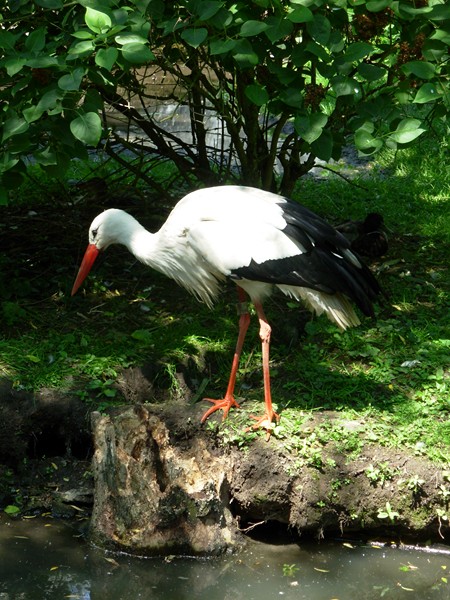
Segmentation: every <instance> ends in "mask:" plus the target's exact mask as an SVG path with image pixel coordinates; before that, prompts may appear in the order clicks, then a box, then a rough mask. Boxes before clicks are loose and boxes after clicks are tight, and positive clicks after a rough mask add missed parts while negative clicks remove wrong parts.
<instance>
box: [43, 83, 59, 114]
mask: <svg viewBox="0 0 450 600" xmlns="http://www.w3.org/2000/svg"><path fill="white" fill-rule="evenodd" d="M63 98H64V93H63V92H62V91H61V90H60V89H57V88H54V89H53V90H49V91H48V92H46V93H45V94H44V95H43V96H42V97H41V99H40V100H39V102H38V108H39V110H41V111H42V112H44V111H49V110H54V109H55V108H56V107H59V108H60V109H61V110H62V107H61V100H62V99H63Z"/></svg>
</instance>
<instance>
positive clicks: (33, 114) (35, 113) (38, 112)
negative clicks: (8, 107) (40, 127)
mask: <svg viewBox="0 0 450 600" xmlns="http://www.w3.org/2000/svg"><path fill="white" fill-rule="evenodd" d="M43 113H44V111H43V110H42V109H41V108H40V107H39V106H38V105H33V106H29V107H28V108H25V109H24V110H23V111H22V114H23V116H24V117H25V120H26V122H27V123H33V122H34V121H37V120H38V119H40V118H41V117H42V115H43Z"/></svg>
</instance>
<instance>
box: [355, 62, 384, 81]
mask: <svg viewBox="0 0 450 600" xmlns="http://www.w3.org/2000/svg"><path fill="white" fill-rule="evenodd" d="M358 73H359V74H360V75H361V77H362V78H363V79H365V80H366V81H377V80H378V79H381V78H382V77H384V76H385V75H386V73H387V71H386V69H382V68H381V67H378V66H377V65H369V64H367V63H360V64H359V65H358Z"/></svg>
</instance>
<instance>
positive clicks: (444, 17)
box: [427, 3, 450, 21]
mask: <svg viewBox="0 0 450 600" xmlns="http://www.w3.org/2000/svg"><path fill="white" fill-rule="evenodd" d="M427 18H428V19H430V20H431V21H448V20H450V6H449V5H448V4H447V3H442V4H435V5H434V6H433V9H432V11H431V13H428V15H427Z"/></svg>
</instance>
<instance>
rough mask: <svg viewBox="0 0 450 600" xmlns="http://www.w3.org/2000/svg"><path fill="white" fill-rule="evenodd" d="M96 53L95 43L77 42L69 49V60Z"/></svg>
mask: <svg viewBox="0 0 450 600" xmlns="http://www.w3.org/2000/svg"><path fill="white" fill-rule="evenodd" d="M93 51H94V43H93V42H92V41H90V40H85V41H82V42H77V43H76V44H74V45H73V46H71V47H70V48H69V51H68V53H67V60H75V59H77V58H81V57H83V56H88V55H89V54H92V52H93Z"/></svg>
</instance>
